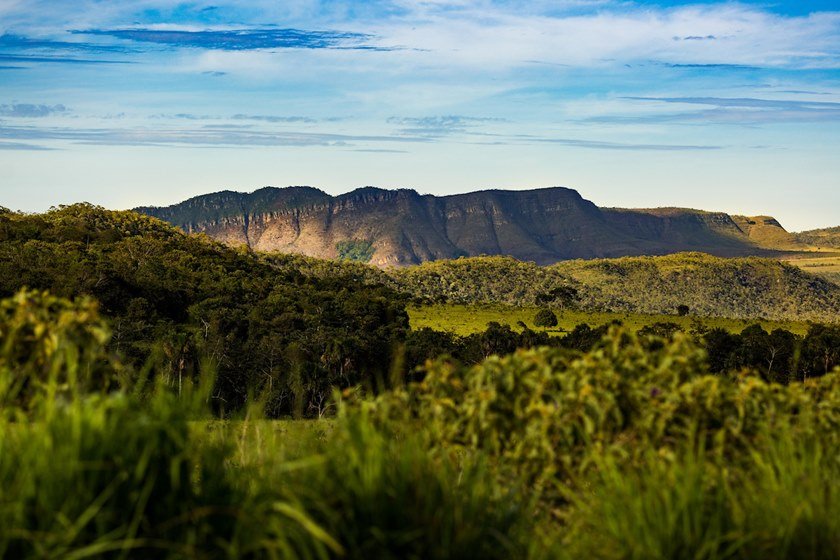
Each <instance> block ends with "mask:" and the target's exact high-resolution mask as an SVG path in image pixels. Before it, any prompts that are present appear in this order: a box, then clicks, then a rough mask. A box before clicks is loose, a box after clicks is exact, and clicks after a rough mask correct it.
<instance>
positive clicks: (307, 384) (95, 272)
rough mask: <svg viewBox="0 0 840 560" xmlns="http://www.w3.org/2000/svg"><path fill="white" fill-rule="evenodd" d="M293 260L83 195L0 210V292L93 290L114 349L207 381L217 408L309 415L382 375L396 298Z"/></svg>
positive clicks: (397, 312) (395, 322)
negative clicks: (77, 200)
mask: <svg viewBox="0 0 840 560" xmlns="http://www.w3.org/2000/svg"><path fill="white" fill-rule="evenodd" d="M304 262H305V261H302V260H300V259H288V260H285V261H284V260H283V259H281V258H279V257H278V258H277V259H275V261H272V259H270V258H267V257H263V256H261V255H258V254H255V253H252V252H249V251H245V250H238V249H231V248H229V247H226V246H224V245H222V244H220V243H217V242H214V241H212V240H210V239H209V238H207V237H205V236H194V235H186V234H184V233H183V232H181V231H180V230H178V229H176V228H174V227H172V226H169V225H168V224H166V223H164V222H162V221H159V220H157V219H153V218H149V217H146V216H143V215H140V214H136V213H133V212H111V211H107V210H104V209H101V208H97V207H93V206H90V205H85V204H79V205H74V206H69V207H63V208H59V209H57V210H54V211H51V212H48V213H46V214H35V215H27V214H17V213H11V212H5V213H2V214H0V297H9V296H12V295H13V294H15V293H17V292H18V291H19V290H21V289H23V288H28V289H30V290H39V291H41V290H47V291H49V292H50V293H51V294H54V295H56V296H60V297H65V298H70V299H75V298H79V297H81V296H90V297H92V298H94V299H95V300H96V301H97V302H98V305H99V308H100V310H101V312H102V314H103V315H104V316H105V317H106V318H107V319H108V321H109V325H110V326H111V328H112V329H113V332H114V336H113V338H112V341H111V347H110V350H111V351H113V352H115V353H117V354H119V355H120V356H121V357H122V359H123V360H125V361H126V362H127V363H128V364H130V365H134V366H136V367H138V368H140V367H142V366H143V365H145V364H147V363H154V364H156V365H158V371H159V372H165V373H162V374H163V375H164V376H165V377H166V378H167V379H169V380H174V381H173V382H174V383H175V384H176V385H177V386H178V387H181V386H182V385H183V384H189V383H190V382H193V381H198V380H200V379H206V378H208V377H210V376H212V377H215V379H216V389H215V391H214V406H216V407H217V408H219V409H221V410H231V409H237V408H239V407H240V406H242V405H243V404H245V403H246V402H247V401H248V400H249V398H250V396H249V392H252V393H263V394H265V395H266V399H267V401H266V407H267V411H268V412H269V413H270V414H271V415H290V414H295V415H303V414H307V415H314V414H319V413H320V407H322V406H323V404H324V403H325V402H326V401H327V400H328V398H329V396H330V395H331V393H332V388H333V386H336V385H338V386H342V387H347V386H350V385H356V384H362V385H366V384H367V385H372V384H374V381H375V380H381V379H386V378H387V373H388V371H389V368H390V365H391V361H392V358H391V355H390V350H389V349H390V348H392V346H393V345H394V343H395V342H397V341H399V340H402V339H403V338H404V334H405V330H406V328H407V326H408V318H407V315H406V313H405V310H404V305H403V303H402V300H401V298H400V297H398V296H397V295H396V294H395V293H394V292H393V291H392V290H390V289H388V288H385V287H384V286H382V285H377V286H374V285H371V284H370V283H366V282H364V281H362V280H361V279H359V280H356V279H353V277H352V274H330V273H328V272H327V273H325V274H321V275H316V274H314V273H311V274H310V273H308V272H307V271H306V268H307V267H306V266H303V265H304ZM341 266H344V267H348V268H347V269H348V270H351V271H352V270H353V269H352V267H350V266H349V265H341ZM312 267H313V269H314V268H315V263H312ZM327 268H329V266H328V267H327Z"/></svg>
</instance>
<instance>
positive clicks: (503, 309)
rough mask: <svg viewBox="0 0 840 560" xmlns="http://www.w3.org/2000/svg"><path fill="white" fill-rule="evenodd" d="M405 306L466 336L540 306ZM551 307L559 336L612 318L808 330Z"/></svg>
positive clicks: (526, 316)
mask: <svg viewBox="0 0 840 560" xmlns="http://www.w3.org/2000/svg"><path fill="white" fill-rule="evenodd" d="M406 309H407V311H408V316H409V320H410V323H411V328H412V329H422V328H430V329H434V330H437V331H446V332H452V333H454V334H457V335H459V336H466V335H469V334H474V333H478V332H482V331H484V330H485V329H486V328H487V325H488V323H499V324H501V325H507V326H509V327H510V328H512V329H513V330H516V331H521V330H522V326H521V325H522V324H524V325H527V326H530V327H531V328H533V327H536V325H534V323H533V321H534V316H535V315H536V313H537V312H538V311H539V309H540V308H538V307H533V306H530V307H510V306H504V305H424V306H414V305H411V306H408V307H407V308H406ZM554 311H555V315H556V316H557V321H558V323H557V326H556V327H554V328H553V329H549V330H547V331H546V332H547V333H548V334H551V335H553V336H563V335H564V334H565V333H566V332H568V331H571V330H572V329H574V328H575V327H576V326H577V325H581V324H586V325H589V326H590V327H593V328H594V327H597V326H599V325H604V324H608V323H613V322H616V321H617V322H620V323H621V324H623V325H624V326H626V327H627V328H629V329H631V330H635V331H638V330H640V329H643V328H645V327H648V326H650V325H654V324H657V323H675V324H677V325H679V327H680V328H681V329H682V330H684V331H686V332H688V331H691V330H698V329H714V328H721V329H725V330H727V331H729V332H732V333H740V332H741V331H742V330H744V329H745V328H747V327H748V326H750V325H754V324H760V325H761V326H762V328H764V329H765V330H767V331H773V330H776V329H784V330H787V331H790V332H793V333H795V334H798V335H804V334H805V333H806V332H808V323H804V322H800V321H769V320H766V319H755V318H753V319H726V318H721V317H691V316H690V315H689V316H679V315H647V314H644V313H629V312H624V313H605V312H597V311H584V310H580V309H556V310H554Z"/></svg>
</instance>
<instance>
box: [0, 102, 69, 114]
mask: <svg viewBox="0 0 840 560" xmlns="http://www.w3.org/2000/svg"><path fill="white" fill-rule="evenodd" d="M67 112H68V109H67V107H65V106H64V105H33V104H31V103H15V104H12V105H0V116H3V117H21V118H33V117H49V116H51V115H56V114H63V113H67Z"/></svg>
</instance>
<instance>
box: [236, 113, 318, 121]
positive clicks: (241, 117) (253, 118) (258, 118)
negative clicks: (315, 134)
mask: <svg viewBox="0 0 840 560" xmlns="http://www.w3.org/2000/svg"><path fill="white" fill-rule="evenodd" d="M231 119H233V120H235V121H262V122H267V123H315V122H318V121H317V120H316V119H313V118H311V117H300V116H278V115H243V114H237V115H233V116H232V117H231Z"/></svg>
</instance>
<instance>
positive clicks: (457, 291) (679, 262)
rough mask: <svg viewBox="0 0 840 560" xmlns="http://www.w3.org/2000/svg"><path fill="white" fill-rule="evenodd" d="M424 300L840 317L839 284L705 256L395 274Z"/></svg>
mask: <svg viewBox="0 0 840 560" xmlns="http://www.w3.org/2000/svg"><path fill="white" fill-rule="evenodd" d="M388 274H389V275H390V276H391V277H392V278H393V279H394V281H395V282H396V284H397V285H398V286H399V288H400V289H402V290H404V291H406V292H408V293H410V294H411V295H412V296H413V297H415V298H416V299H417V300H418V301H421V302H428V303H451V304H504V305H514V306H531V305H535V304H536V305H549V306H552V307H575V308H579V309H583V310H589V311H627V312H634V313H649V314H675V313H676V311H677V307H678V306H680V305H685V306H688V309H689V312H690V314H692V315H699V316H714V317H730V318H737V319H756V318H759V317H764V318H767V319H774V320H800V321H803V320H815V321H825V322H832V323H836V322H838V321H840V286H837V285H835V284H832V283H830V282H827V281H826V280H824V279H821V278H818V277H816V276H813V275H811V274H808V273H806V272H803V271H802V270H800V269H799V268H797V267H794V266H791V265H788V264H784V263H780V262H778V261H774V260H771V259H764V258H755V257H749V258H731V259H724V258H718V257H713V256H710V255H705V254H700V253H682V254H676V255H669V256H660V257H624V258H619V259H596V260H589V261H585V260H574V261H568V262H563V263H559V264H555V265H552V266H548V267H540V266H537V265H536V264H534V263H523V262H518V261H516V260H514V259H512V258H505V257H480V258H471V259H457V260H450V261H438V262H434V263H426V264H423V265H420V266H416V267H408V268H403V269H395V270H391V271H389V272H388Z"/></svg>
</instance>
